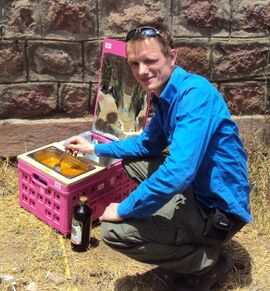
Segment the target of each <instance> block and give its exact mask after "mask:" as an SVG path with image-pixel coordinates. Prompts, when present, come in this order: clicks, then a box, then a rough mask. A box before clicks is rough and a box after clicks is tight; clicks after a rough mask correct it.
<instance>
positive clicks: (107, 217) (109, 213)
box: [99, 203, 124, 222]
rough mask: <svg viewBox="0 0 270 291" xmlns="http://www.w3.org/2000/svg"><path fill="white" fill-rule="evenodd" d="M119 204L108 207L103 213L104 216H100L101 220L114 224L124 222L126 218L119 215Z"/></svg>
mask: <svg viewBox="0 0 270 291" xmlns="http://www.w3.org/2000/svg"><path fill="white" fill-rule="evenodd" d="M118 205H119V203H111V204H110V205H108V206H107V207H106V209H105V211H104V212H103V214H102V215H101V216H100V218H99V220H100V221H101V222H102V221H113V222H117V221H122V220H124V218H122V217H121V216H119V215H118V213H117V207H118Z"/></svg>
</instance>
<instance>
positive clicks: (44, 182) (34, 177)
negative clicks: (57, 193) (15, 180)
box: [32, 174, 48, 189]
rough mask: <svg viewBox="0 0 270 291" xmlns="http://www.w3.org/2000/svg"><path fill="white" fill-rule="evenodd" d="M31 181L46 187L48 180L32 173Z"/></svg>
mask: <svg viewBox="0 0 270 291" xmlns="http://www.w3.org/2000/svg"><path fill="white" fill-rule="evenodd" d="M32 181H34V182H35V183H36V184H37V185H39V186H40V187H43V188H45V189H48V182H47V180H46V179H45V178H41V177H40V176H39V175H37V174H32Z"/></svg>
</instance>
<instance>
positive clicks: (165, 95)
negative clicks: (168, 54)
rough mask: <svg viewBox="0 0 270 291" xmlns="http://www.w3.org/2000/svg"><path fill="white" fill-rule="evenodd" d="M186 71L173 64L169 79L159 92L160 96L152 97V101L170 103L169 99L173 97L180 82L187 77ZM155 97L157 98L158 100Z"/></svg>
mask: <svg viewBox="0 0 270 291" xmlns="http://www.w3.org/2000/svg"><path fill="white" fill-rule="evenodd" d="M187 76H188V72H187V71H185V70H184V69H182V68H180V67H178V66H175V68H174V70H173V72H172V74H171V77H170V79H169V80H168V82H167V84H166V86H165V88H164V90H163V91H162V92H161V94H160V97H159V98H158V97H156V96H154V97H153V103H154V104H156V103H168V104H170V103H171V101H172V100H173V99H174V98H175V95H176V93H177V91H178V90H179V87H180V86H181V83H182V82H183V81H184V80H185V79H186V78H187ZM156 99H159V100H158V101H157V100H156Z"/></svg>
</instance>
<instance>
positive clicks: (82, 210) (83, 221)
mask: <svg viewBox="0 0 270 291" xmlns="http://www.w3.org/2000/svg"><path fill="white" fill-rule="evenodd" d="M87 200H88V198H87V197H86V196H81V197H80V203H79V205H77V206H76V207H75V208H74V210H73V215H72V227H71V247H72V249H73V250H74V251H76V252H85V251H87V249H88V248H89V242H90V235H91V228H92V211H91V208H90V207H88V206H87Z"/></svg>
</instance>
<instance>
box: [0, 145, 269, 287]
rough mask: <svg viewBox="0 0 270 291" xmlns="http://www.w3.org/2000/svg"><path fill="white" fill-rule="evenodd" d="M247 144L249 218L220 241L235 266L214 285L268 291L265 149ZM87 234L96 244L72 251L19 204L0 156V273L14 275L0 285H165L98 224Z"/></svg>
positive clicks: (12, 173) (12, 174)
mask: <svg viewBox="0 0 270 291" xmlns="http://www.w3.org/2000/svg"><path fill="white" fill-rule="evenodd" d="M247 148H248V155H249V169H250V181H251V183H252V186H253V191H252V196H251V205H252V214H253V216H254V221H253V223H252V224H250V225H248V226H246V227H245V228H244V229H243V230H242V231H241V232H240V233H239V234H237V236H236V237H235V238H234V240H233V241H231V242H230V243H229V244H227V245H226V246H225V247H226V251H227V252H229V253H230V254H231V255H232V256H233V257H234V259H235V268H234V272H232V273H231V275H230V277H229V278H228V279H227V280H226V281H225V282H223V283H222V284H221V285H220V286H217V288H216V290H222V291H225V290H263V291H266V290H270V287H269V286H270V277H269V270H270V223H269V221H270V205H269V198H270V197H269V188H270V187H269V186H270V182H269V168H270V149H269V147H267V146H265V145H262V144H258V143H252V144H249V145H247ZM92 236H93V237H94V238H95V239H96V242H97V243H99V244H98V245H97V246H96V247H93V248H92V249H91V250H89V251H88V252H87V253H81V254H79V253H74V252H72V251H71V249H70V242H69V240H68V239H67V238H64V237H62V236H61V235H60V234H59V233H57V232H56V231H54V230H53V229H52V228H50V227H49V226H48V225H46V224H45V223H43V222H42V221H41V220H39V219H37V218H36V217H35V216H33V215H32V214H30V213H29V212H27V211H26V210H24V209H22V208H20V206H19V203H18V180H17V168H16V167H15V166H14V165H11V164H10V163H9V162H8V161H5V160H3V161H0V278H1V277H3V275H11V276H13V277H14V279H12V280H11V281H4V280H2V283H1V282H0V289H1V290H32V291H34V290H42V291H43V290H64V291H66V290H74V291H75V290H80V291H84V290H85V291H86V290H102V291H106V290H118V291H124V290H126V291H129V290H145V291H146V290H161V291H162V290H163V291H165V290H167V291H168V290H170V287H169V283H168V282H169V280H170V274H168V273H165V272H163V271H161V270H160V269H159V268H156V267H155V266H149V265H144V264H141V263H138V262H135V261H133V260H131V259H128V258H126V257H124V256H122V255H121V254H118V253H116V252H114V251H112V250H110V249H109V248H108V247H107V246H106V245H104V244H103V243H102V242H101V241H100V228H99V226H97V227H95V228H94V230H93V233H92ZM12 282H16V288H15V287H14V288H12ZM30 283H32V289H31V288H30V286H31V285H29V284H30ZM13 286H15V285H14V284H13ZM34 287H37V289H35V288H34Z"/></svg>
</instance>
